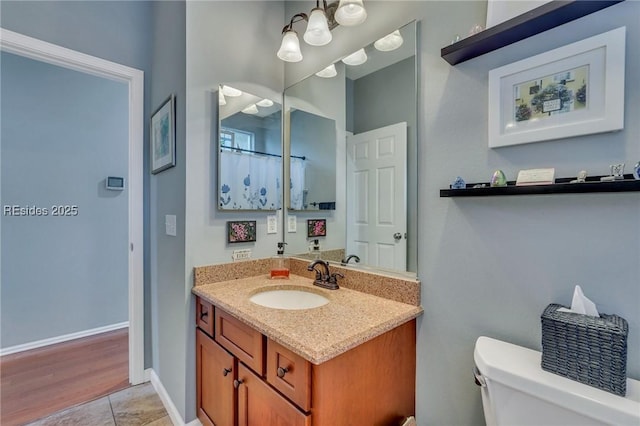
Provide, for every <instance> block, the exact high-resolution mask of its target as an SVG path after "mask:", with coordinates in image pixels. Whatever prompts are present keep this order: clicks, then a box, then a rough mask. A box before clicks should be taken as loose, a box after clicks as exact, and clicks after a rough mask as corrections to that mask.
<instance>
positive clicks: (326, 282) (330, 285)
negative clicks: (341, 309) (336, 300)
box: [307, 260, 344, 290]
mask: <svg viewBox="0 0 640 426" xmlns="http://www.w3.org/2000/svg"><path fill="white" fill-rule="evenodd" d="M317 265H321V266H322V269H324V271H318V270H317V269H316V266H317ZM307 270H308V271H315V272H316V279H315V281H314V282H313V285H317V286H318V287H322V288H326V289H329V290H337V289H339V288H340V287H339V286H338V277H340V278H344V275H342V274H340V273H334V274H332V273H330V272H329V264H328V263H327V262H325V261H324V260H314V261H313V262H311V263H310V264H309V265H308V266H307ZM323 272H324V273H323Z"/></svg>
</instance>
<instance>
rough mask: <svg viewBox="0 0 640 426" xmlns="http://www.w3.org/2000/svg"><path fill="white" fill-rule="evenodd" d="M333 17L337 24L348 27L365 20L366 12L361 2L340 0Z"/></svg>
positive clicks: (359, 0) (358, 0) (357, 0)
mask: <svg viewBox="0 0 640 426" xmlns="http://www.w3.org/2000/svg"><path fill="white" fill-rule="evenodd" d="M335 17H336V21H337V22H338V24H340V25H344V26H345V27H350V26H354V25H358V24H362V23H363V22H364V20H365V19H367V11H366V9H365V8H364V5H363V4H362V0H340V4H339V5H338V10H336V15H335Z"/></svg>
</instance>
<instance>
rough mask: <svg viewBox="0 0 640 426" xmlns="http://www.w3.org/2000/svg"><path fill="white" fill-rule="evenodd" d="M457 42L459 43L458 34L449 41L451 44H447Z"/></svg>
mask: <svg viewBox="0 0 640 426" xmlns="http://www.w3.org/2000/svg"><path fill="white" fill-rule="evenodd" d="M459 41H460V34H456V35H454V36H453V38H452V39H451V43H449V44H456V43H457V42H459Z"/></svg>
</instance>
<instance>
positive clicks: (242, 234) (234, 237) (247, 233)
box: [227, 220, 256, 244]
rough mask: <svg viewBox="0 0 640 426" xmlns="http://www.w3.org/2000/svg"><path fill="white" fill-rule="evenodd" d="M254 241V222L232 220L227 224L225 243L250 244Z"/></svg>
mask: <svg viewBox="0 0 640 426" xmlns="http://www.w3.org/2000/svg"><path fill="white" fill-rule="evenodd" d="M255 240H256V221H255V220H233V221H229V222H227V242H228V243H230V244H232V243H250V242H252V241H255Z"/></svg>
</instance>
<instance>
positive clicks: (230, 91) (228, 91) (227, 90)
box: [222, 86, 242, 98]
mask: <svg viewBox="0 0 640 426" xmlns="http://www.w3.org/2000/svg"><path fill="white" fill-rule="evenodd" d="M222 94H223V95H225V96H231V97H232V98H235V97H237V96H240V95H242V90H238V89H236V88H235V87H231V86H222Z"/></svg>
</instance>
